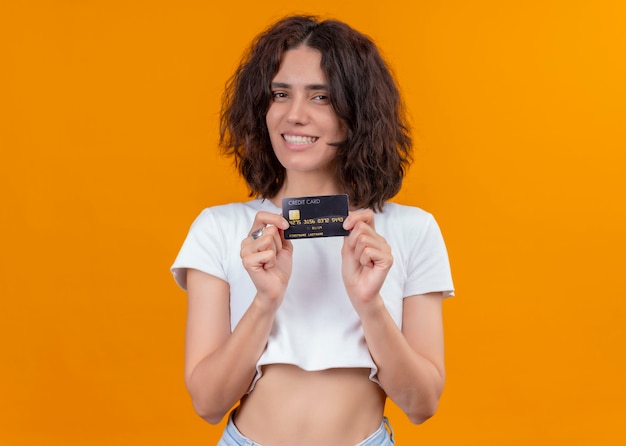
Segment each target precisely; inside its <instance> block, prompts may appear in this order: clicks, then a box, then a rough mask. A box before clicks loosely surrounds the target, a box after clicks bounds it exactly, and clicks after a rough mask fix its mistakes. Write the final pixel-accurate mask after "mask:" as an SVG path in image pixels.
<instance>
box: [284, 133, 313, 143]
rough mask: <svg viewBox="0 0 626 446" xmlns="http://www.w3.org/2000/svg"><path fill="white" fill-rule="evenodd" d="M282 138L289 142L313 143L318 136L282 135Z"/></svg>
mask: <svg viewBox="0 0 626 446" xmlns="http://www.w3.org/2000/svg"><path fill="white" fill-rule="evenodd" d="M283 139H284V140H285V141H287V142H288V143H289V144H313V143H314V142H315V141H317V140H318V139H319V138H316V137H314V136H296V135H283Z"/></svg>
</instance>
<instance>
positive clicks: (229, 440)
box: [217, 410, 395, 446]
mask: <svg viewBox="0 0 626 446" xmlns="http://www.w3.org/2000/svg"><path fill="white" fill-rule="evenodd" d="M234 412H235V411H234V410H233V411H232V412H231V413H230V416H229V417H228V424H227V425H226V429H224V434H223V435H222V438H221V439H220V441H219V442H218V443H217V446H262V445H260V444H259V443H255V442H254V441H252V440H250V439H249V438H246V437H244V436H243V434H242V433H241V432H239V430H238V429H237V426H235V423H234V422H233V414H234ZM394 443H395V441H394V439H393V428H392V427H391V424H389V420H387V417H384V418H383V421H382V423H380V427H379V428H378V429H377V430H376V432H374V433H373V434H372V435H370V436H369V437H367V438H366V439H365V440H363V441H361V442H360V443H358V444H357V445H356V446H392V445H393V444H394ZM320 446H322V445H320Z"/></svg>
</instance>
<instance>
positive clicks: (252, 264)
mask: <svg viewBox="0 0 626 446" xmlns="http://www.w3.org/2000/svg"><path fill="white" fill-rule="evenodd" d="M241 261H242V263H243V266H244V268H245V269H246V270H248V271H249V270H255V269H269V268H272V267H273V266H274V265H275V263H276V253H275V252H274V251H272V250H265V251H259V252H253V253H250V254H248V255H246V256H245V257H242V258H241Z"/></svg>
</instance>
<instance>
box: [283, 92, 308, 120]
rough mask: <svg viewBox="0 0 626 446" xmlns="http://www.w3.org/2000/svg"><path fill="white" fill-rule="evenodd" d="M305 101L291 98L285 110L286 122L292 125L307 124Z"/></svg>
mask: <svg viewBox="0 0 626 446" xmlns="http://www.w3.org/2000/svg"><path fill="white" fill-rule="evenodd" d="M308 119H309V118H308V112H307V106H306V101H305V100H304V99H303V98H293V99H292V100H291V101H290V102H289V109H288V110H287V122H288V123H289V124H293V125H304V124H306V123H307V122H308Z"/></svg>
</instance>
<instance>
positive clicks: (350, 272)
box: [341, 210, 393, 312]
mask: <svg viewBox="0 0 626 446" xmlns="http://www.w3.org/2000/svg"><path fill="white" fill-rule="evenodd" d="M343 227H344V228H345V229H348V230H350V231H351V232H350V235H349V236H347V237H346V238H345V239H344V242H343V247H342V249H341V257H342V267H341V273H342V276H343V283H344V285H345V287H346V291H347V293H348V296H350V300H351V301H352V305H354V307H355V309H356V310H357V312H358V311H359V309H360V308H362V306H363V305H366V304H368V303H371V302H373V301H374V300H376V299H377V298H378V296H379V293H380V289H381V287H382V286H383V283H384V281H385V278H386V277H387V273H388V272H389V269H390V268H391V265H392V264H393V255H392V254H391V247H390V246H389V245H388V244H387V241H386V240H385V239H384V238H383V237H382V236H381V235H380V234H378V233H377V232H376V229H375V227H374V212H373V211H371V210H362V211H356V212H350V214H349V215H348V218H347V219H346V220H345V222H344V224H343Z"/></svg>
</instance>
